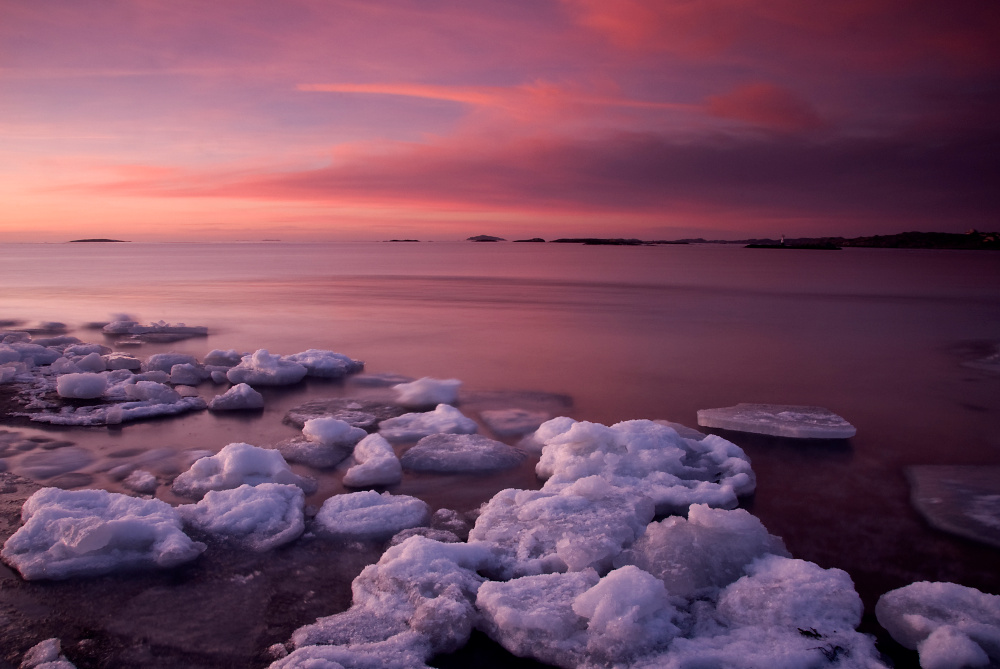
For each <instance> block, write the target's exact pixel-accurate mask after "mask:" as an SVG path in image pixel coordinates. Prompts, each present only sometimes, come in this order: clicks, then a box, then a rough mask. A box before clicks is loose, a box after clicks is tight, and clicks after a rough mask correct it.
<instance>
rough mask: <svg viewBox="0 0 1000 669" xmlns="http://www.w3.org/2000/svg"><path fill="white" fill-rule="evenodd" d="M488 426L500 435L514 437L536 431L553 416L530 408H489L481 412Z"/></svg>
mask: <svg viewBox="0 0 1000 669" xmlns="http://www.w3.org/2000/svg"><path fill="white" fill-rule="evenodd" d="M479 417H480V418H482V419H483V422H484V423H486V426H487V427H488V428H490V430H492V432H493V434H495V435H497V436H498V437H513V436H517V435H522V434H528V433H529V432H534V431H535V430H537V429H538V427H539V426H540V425H541V424H542V423H544V422H545V421H547V420H549V419H551V418H552V416H551V415H549V413H548V412H547V411H531V410H530V409H487V410H485V411H480V412H479Z"/></svg>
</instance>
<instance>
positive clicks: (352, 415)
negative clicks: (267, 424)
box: [285, 397, 406, 430]
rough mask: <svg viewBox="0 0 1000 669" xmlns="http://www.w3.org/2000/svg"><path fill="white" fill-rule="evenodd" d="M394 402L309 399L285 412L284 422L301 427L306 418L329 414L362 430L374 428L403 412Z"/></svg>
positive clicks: (354, 399) (335, 398)
mask: <svg viewBox="0 0 1000 669" xmlns="http://www.w3.org/2000/svg"><path fill="white" fill-rule="evenodd" d="M405 411H406V410H405V409H404V408H403V407H401V406H399V405H396V404H387V403H385V402H379V401H375V400H364V399H356V398H350V397H346V398H345V397H330V398H327V399H319V400H311V401H309V402H306V403H305V404H300V405H299V406H297V407H294V408H292V409H290V410H289V411H288V413H286V414H285V422H286V423H288V424H289V425H294V426H295V427H297V428H299V429H301V428H302V427H303V426H304V425H305V423H306V421H307V420H310V419H312V418H323V417H326V416H329V417H330V418H336V419H338V420H342V421H344V422H345V423H349V424H351V425H353V426H354V427H360V428H362V429H364V430H374V429H376V428H377V427H378V425H379V423H380V422H381V421H383V420H385V419H387V418H395V417H396V416H400V415H402V414H403V413H405Z"/></svg>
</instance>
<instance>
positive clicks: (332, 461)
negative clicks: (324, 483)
mask: <svg viewBox="0 0 1000 669" xmlns="http://www.w3.org/2000/svg"><path fill="white" fill-rule="evenodd" d="M274 450H276V451H278V452H279V453H281V455H282V457H284V458H285V460H287V461H288V462H297V463H299V464H303V465H308V466H310V467H315V468H316V469H329V468H331V467H336V466H337V465H338V464H340V463H341V462H343V461H344V460H346V459H347V457H348V456H349V455H350V454H351V446H350V445H347V444H344V445H330V444H323V443H320V442H318V441H309V440H308V439H306V438H305V437H293V438H292V439H285V440H284V441H280V442H278V443H277V444H275V445H274Z"/></svg>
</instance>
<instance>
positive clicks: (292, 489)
mask: <svg viewBox="0 0 1000 669" xmlns="http://www.w3.org/2000/svg"><path fill="white" fill-rule="evenodd" d="M304 500H305V496H304V495H303V493H302V490H301V489H300V488H299V487H297V486H294V485H285V484H280V483H261V484H260V485H257V486H250V485H245V484H244V485H241V486H240V487H239V488H234V489H232V490H212V491H209V492H207V493H205V496H204V497H203V498H202V499H201V501H200V502H198V503H197V504H185V505H182V506H179V507H177V511H178V513H180V516H181V518H183V520H184V522H185V523H186V524H188V525H190V526H191V527H194V528H197V529H198V530H201V531H202V532H206V533H208V534H213V535H216V536H218V537H220V538H223V539H228V540H231V541H235V542H238V543H239V544H241V545H244V546H246V547H247V548H250V549H251V550H255V551H266V550H270V549H272V548H275V547H277V546H281V545H283V544H287V543H288V542H290V541H294V540H295V539H296V538H298V537H299V535H301V534H302V532H303V530H304V529H305V519H304V516H303V512H302V508H303V505H304V503H305V502H304Z"/></svg>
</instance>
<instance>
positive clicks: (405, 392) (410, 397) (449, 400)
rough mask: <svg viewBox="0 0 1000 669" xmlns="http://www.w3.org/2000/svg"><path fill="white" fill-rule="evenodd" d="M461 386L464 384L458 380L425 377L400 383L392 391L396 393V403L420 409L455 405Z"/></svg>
mask: <svg viewBox="0 0 1000 669" xmlns="http://www.w3.org/2000/svg"><path fill="white" fill-rule="evenodd" d="M461 385H462V382H461V381H459V380H458V379H432V378H431V377H429V376H425V377H423V378H422V379H417V380H416V381H411V382H409V383H400V384H399V385H395V386H393V387H392V389H393V390H395V391H396V401H397V402H399V403H400V404H401V405H403V406H405V407H413V408H418V407H427V406H433V405H435V404H454V403H455V400H457V399H458V389H459V387H460V386H461Z"/></svg>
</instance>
